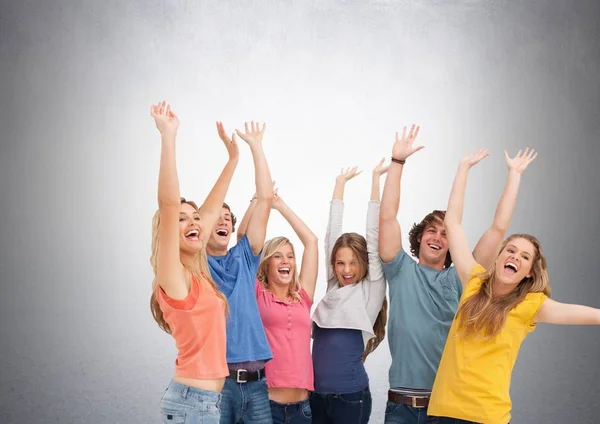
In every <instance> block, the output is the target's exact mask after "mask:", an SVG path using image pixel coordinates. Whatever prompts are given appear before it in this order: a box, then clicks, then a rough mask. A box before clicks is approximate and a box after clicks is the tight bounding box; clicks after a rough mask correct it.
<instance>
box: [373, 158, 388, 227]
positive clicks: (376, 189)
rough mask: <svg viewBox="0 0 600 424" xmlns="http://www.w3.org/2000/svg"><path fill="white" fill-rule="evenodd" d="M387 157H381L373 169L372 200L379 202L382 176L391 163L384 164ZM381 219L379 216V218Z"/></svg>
mask: <svg viewBox="0 0 600 424" xmlns="http://www.w3.org/2000/svg"><path fill="white" fill-rule="evenodd" d="M384 162H385V158H381V161H379V163H378V164H377V166H376V167H375V168H374V169H373V180H372V182H371V200H374V201H376V202H379V200H380V198H381V193H380V191H381V189H380V187H381V184H380V180H381V176H382V175H383V174H385V173H386V172H387V171H388V168H389V165H387V166H384V165H383V163H384ZM377 219H379V218H377ZM377 228H379V223H377Z"/></svg>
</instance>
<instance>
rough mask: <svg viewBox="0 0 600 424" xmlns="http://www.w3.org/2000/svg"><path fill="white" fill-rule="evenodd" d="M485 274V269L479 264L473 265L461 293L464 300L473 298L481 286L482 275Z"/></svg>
mask: <svg viewBox="0 0 600 424" xmlns="http://www.w3.org/2000/svg"><path fill="white" fill-rule="evenodd" d="M485 273H486V269H485V268H484V267H483V266H481V265H480V264H475V266H474V267H473V269H472V270H471V274H470V276H469V280H468V281H467V284H466V287H465V291H464V293H463V295H464V297H465V298H467V297H470V296H473V295H474V294H475V293H477V292H478V291H479V289H480V288H481V285H482V284H483V280H482V275H484V274H485Z"/></svg>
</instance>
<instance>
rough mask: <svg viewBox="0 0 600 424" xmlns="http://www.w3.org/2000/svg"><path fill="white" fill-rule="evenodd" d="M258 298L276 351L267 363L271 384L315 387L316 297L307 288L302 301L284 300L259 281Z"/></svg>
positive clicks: (263, 320) (301, 296) (272, 348)
mask: <svg viewBox="0 0 600 424" xmlns="http://www.w3.org/2000/svg"><path fill="white" fill-rule="evenodd" d="M256 301H257V303H258V310H259V311H260V317H261V319H262V322H263V326H264V328H265V332H266V333H267V340H268V341H269V345H270V346H271V352H273V359H271V360H270V361H269V362H267V364H266V365H265V373H266V375H267V383H268V385H269V387H293V388H300V389H306V390H314V375H313V363H312V356H311V353H310V337H311V336H310V334H311V326H312V321H311V319H310V307H311V306H312V301H311V300H310V299H309V297H308V295H307V294H306V292H305V291H304V289H301V290H300V302H291V303H288V302H283V301H281V300H279V299H278V298H277V297H276V296H275V295H274V294H273V293H271V292H270V291H268V290H266V289H265V288H264V287H263V286H262V284H261V283H260V281H258V280H257V281H256Z"/></svg>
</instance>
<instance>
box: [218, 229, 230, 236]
mask: <svg viewBox="0 0 600 424" xmlns="http://www.w3.org/2000/svg"><path fill="white" fill-rule="evenodd" d="M216 233H217V235H218V236H220V237H227V236H228V235H229V231H227V230H226V229H225V228H219V229H218V230H217V231H216Z"/></svg>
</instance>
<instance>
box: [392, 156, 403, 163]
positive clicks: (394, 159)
mask: <svg viewBox="0 0 600 424" xmlns="http://www.w3.org/2000/svg"><path fill="white" fill-rule="evenodd" d="M392 162H396V163H399V164H400V165H404V164H405V163H406V159H396V158H395V157H393V156H392Z"/></svg>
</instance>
